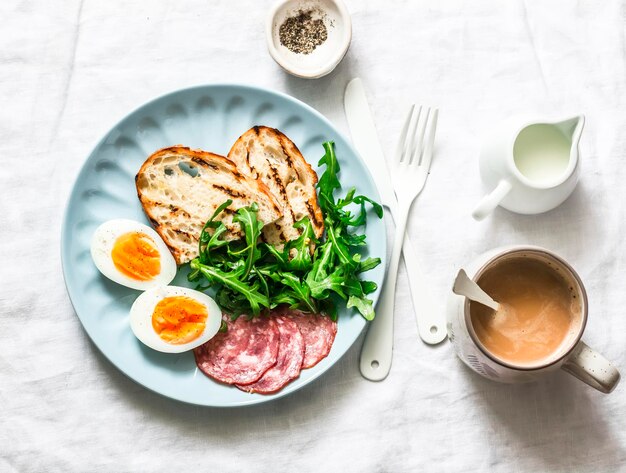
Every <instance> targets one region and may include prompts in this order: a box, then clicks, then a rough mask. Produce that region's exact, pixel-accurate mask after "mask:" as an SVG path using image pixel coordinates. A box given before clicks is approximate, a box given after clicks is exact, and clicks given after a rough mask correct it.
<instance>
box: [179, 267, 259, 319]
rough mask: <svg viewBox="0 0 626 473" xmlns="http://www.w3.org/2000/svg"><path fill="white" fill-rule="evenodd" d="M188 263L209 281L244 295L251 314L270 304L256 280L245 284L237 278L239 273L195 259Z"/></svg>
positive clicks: (257, 312) (255, 313)
mask: <svg viewBox="0 0 626 473" xmlns="http://www.w3.org/2000/svg"><path fill="white" fill-rule="evenodd" d="M190 264H191V268H192V269H197V270H199V271H200V273H202V275H203V276H204V277H205V278H206V279H207V280H208V281H209V282H212V283H218V284H222V285H224V286H226V287H228V288H230V289H232V290H234V291H237V292H239V293H240V294H242V295H243V296H245V298H246V299H247V300H248V302H249V303H250V308H251V310H252V314H253V315H259V314H260V313H261V308H262V307H266V308H267V307H269V306H270V301H269V299H268V297H267V296H265V295H264V294H261V293H260V292H259V283H258V281H255V282H254V283H253V284H252V285H250V284H245V283H243V282H241V281H240V280H239V277H240V276H241V275H240V274H238V273H237V272H232V273H227V272H224V271H221V270H219V269H217V268H215V267H211V266H207V265H204V264H202V263H200V262H199V261H198V260H197V259H194V260H192V261H191V263H190Z"/></svg>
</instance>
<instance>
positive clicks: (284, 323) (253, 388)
mask: <svg viewBox="0 0 626 473" xmlns="http://www.w3.org/2000/svg"><path fill="white" fill-rule="evenodd" d="M274 320H275V321H276V324H277V325H278V332H279V333H280V345H279V347H278V358H277V360H276V364H275V365H274V366H272V367H271V368H270V369H268V370H267V371H266V372H265V374H264V375H263V376H261V378H260V379H259V380H258V381H256V382H254V383H252V384H247V385H242V384H237V387H238V388H239V389H241V390H242V391H247V392H249V393H260V394H271V393H275V392H276V391H280V390H281V389H282V388H283V387H284V386H285V385H287V384H288V383H289V382H290V381H291V380H293V379H295V378H297V377H298V376H300V370H301V368H302V360H303V359H304V350H305V347H304V339H303V338H302V334H301V333H300V330H299V329H298V325H297V324H296V323H295V322H293V321H292V320H291V319H290V318H288V317H282V316H278V317H275V318H274Z"/></svg>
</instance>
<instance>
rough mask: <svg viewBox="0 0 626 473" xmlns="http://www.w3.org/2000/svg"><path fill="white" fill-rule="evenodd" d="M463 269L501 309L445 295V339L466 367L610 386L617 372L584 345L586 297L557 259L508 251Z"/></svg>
mask: <svg viewBox="0 0 626 473" xmlns="http://www.w3.org/2000/svg"><path fill="white" fill-rule="evenodd" d="M465 270H466V272H467V274H468V275H469V277H470V278H472V279H473V280H474V281H475V282H477V283H478V284H479V285H480V286H481V287H482V288H483V290H485V291H486V292H487V293H488V294H489V293H490V292H491V294H490V295H491V296H492V297H493V298H494V299H495V300H496V301H498V302H499V303H500V307H501V308H500V309H499V310H498V311H495V312H494V311H492V310H491V309H488V308H486V307H483V306H480V304H478V303H476V302H471V301H470V300H469V299H467V298H466V297H463V296H459V295H457V294H454V293H452V292H451V293H450V296H449V300H448V307H447V311H448V314H447V315H448V322H447V329H448V337H449V340H450V341H451V342H452V344H453V345H454V348H455V350H456V352H457V355H458V356H459V358H460V359H461V360H462V361H463V362H464V363H465V364H466V365H468V366H469V367H470V368H471V369H472V370H474V371H475V372H476V373H478V374H480V375H481V376H484V377H485V378H488V379H491V380H493V381H498V382H504V383H521V382H531V381H536V380H538V379H540V378H541V377H542V376H544V375H546V374H548V373H550V372H554V371H556V370H558V369H562V370H564V371H566V372H568V373H569V374H571V375H573V376H575V377H576V378H578V379H579V380H581V381H583V382H584V383H586V384H588V385H589V386H591V387H593V388H595V389H597V390H598V391H601V392H603V393H610V392H611V391H612V390H613V389H615V386H617V384H618V382H619V379H620V374H619V372H618V370H617V369H616V368H615V367H614V366H613V365H612V364H611V363H610V362H609V361H608V360H607V359H606V358H604V357H603V356H602V355H601V354H599V353H597V352H596V351H594V350H592V349H591V348H589V347H588V346H587V345H586V344H585V343H584V342H583V341H582V335H583V332H584V330H585V327H586V324H587V317H588V307H587V293H586V291H585V287H584V285H583V283H582V281H581V279H580V277H579V276H578V274H577V273H576V271H575V270H574V269H573V268H572V267H571V266H570V265H569V264H568V263H567V262H566V261H565V260H564V259H563V258H561V257H559V256H558V255H556V254H555V253H553V252H551V251H549V250H546V249H544V248H540V247H536V246H510V247H505V248H499V249H496V250H492V251H489V252H487V253H484V254H483V255H481V256H479V257H478V258H477V259H475V260H474V261H473V262H472V263H471V264H469V265H468V266H467V267H465ZM498 299H500V300H498Z"/></svg>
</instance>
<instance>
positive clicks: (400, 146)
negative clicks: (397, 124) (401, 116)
mask: <svg viewBox="0 0 626 473" xmlns="http://www.w3.org/2000/svg"><path fill="white" fill-rule="evenodd" d="M414 108H415V104H413V105H411V108H410V109H409V113H408V115H407V116H406V118H405V120H404V125H403V126H402V132H401V133H400V138H399V139H398V146H397V148H396V154H395V156H394V160H393V162H394V163H399V162H400V161H402V156H403V155H404V150H405V148H406V138H407V133H408V131H409V124H410V123H411V118H412V117H413V109H414Z"/></svg>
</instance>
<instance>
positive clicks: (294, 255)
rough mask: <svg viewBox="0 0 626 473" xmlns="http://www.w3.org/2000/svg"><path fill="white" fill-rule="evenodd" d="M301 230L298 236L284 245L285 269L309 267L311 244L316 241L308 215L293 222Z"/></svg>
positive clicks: (299, 269)
mask: <svg viewBox="0 0 626 473" xmlns="http://www.w3.org/2000/svg"><path fill="white" fill-rule="evenodd" d="M293 226H294V227H295V228H297V229H299V230H301V233H300V236H299V237H298V238H296V239H295V240H292V241H290V242H288V243H287V245H286V253H287V255H289V257H290V258H291V259H289V260H288V261H287V262H286V264H285V267H286V268H287V269H291V270H295V271H301V270H304V269H308V268H310V267H311V264H312V262H311V261H312V260H311V245H312V244H315V243H317V240H316V239H315V231H314V230H313V224H312V223H311V220H310V219H309V217H304V218H303V219H301V220H298V221H297V222H295V223H294V224H293Z"/></svg>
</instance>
